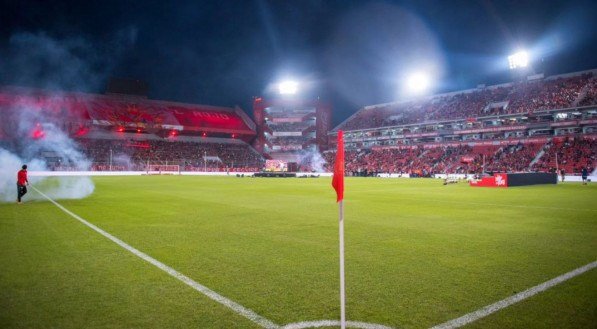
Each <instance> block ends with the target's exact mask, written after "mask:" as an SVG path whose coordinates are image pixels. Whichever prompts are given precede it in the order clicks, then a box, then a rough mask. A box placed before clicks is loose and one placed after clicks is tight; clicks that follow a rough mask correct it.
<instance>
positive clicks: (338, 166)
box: [332, 130, 344, 202]
mask: <svg viewBox="0 0 597 329" xmlns="http://www.w3.org/2000/svg"><path fill="white" fill-rule="evenodd" d="M332 186H333V187H334V189H335V190H336V195H337V198H336V202H340V201H342V200H343V199H344V133H343V132H342V130H338V149H337V151H336V162H335V163H334V177H333V178H332Z"/></svg>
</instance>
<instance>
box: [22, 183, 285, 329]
mask: <svg viewBox="0 0 597 329" xmlns="http://www.w3.org/2000/svg"><path fill="white" fill-rule="evenodd" d="M31 187H32V188H33V189H34V190H35V191H37V193H39V194H41V195H42V196H43V197H44V198H46V199H48V200H49V201H50V202H51V203H53V204H54V205H55V206H56V207H58V208H60V210H62V211H64V212H65V213H67V214H69V215H71V216H72V217H73V218H74V219H76V220H78V221H79V222H81V223H83V224H85V225H86V226H88V227H89V228H91V229H92V230H94V231H96V232H97V233H99V234H101V235H103V236H105V237H106V238H108V239H110V240H112V242H114V243H116V244H117V245H119V246H121V247H122V248H124V249H126V250H128V251H130V252H131V253H133V254H134V255H135V256H137V257H139V258H141V259H143V260H145V261H146V262H148V263H150V264H152V265H154V266H155V267H157V268H159V269H160V270H162V271H164V272H166V273H168V274H169V275H170V276H172V277H174V278H176V279H178V280H179V281H182V282H183V283H185V284H186V285H188V286H190V287H191V288H193V289H195V290H197V291H198V292H200V293H202V294H204V295H205V296H207V297H209V298H211V299H212V300H214V301H216V302H218V303H220V304H222V305H224V306H226V307H228V308H229V309H231V310H232V311H234V312H235V313H237V314H239V315H242V316H244V317H245V318H247V319H249V320H251V321H253V322H254V323H256V324H258V325H260V326H262V327H263V328H272V329H273V328H279V327H280V326H278V325H277V324H275V323H273V322H272V321H270V320H268V319H266V318H264V317H263V316H261V315H259V314H257V313H255V312H254V311H253V310H251V309H248V308H246V307H244V306H242V305H240V304H238V303H236V302H234V301H232V300H230V299H228V298H226V297H224V296H222V295H220V294H218V293H217V292H215V291H213V290H211V289H209V288H207V287H206V286H204V285H202V284H199V283H197V282H195V281H194V280H193V279H191V278H189V277H188V276H186V275H184V274H182V273H180V272H178V271H177V270H175V269H173V268H172V267H170V266H168V265H166V264H164V263H162V262H160V261H158V260H156V259H155V258H152V257H151V256H149V255H147V254H145V253H143V252H142V251H139V250H138V249H135V248H134V247H132V246H130V245H128V244H127V243H126V242H124V241H122V240H120V239H119V238H117V237H115V236H113V235H112V234H110V233H108V232H106V231H104V230H102V229H101V228H99V227H97V226H95V225H93V224H91V223H90V222H88V221H86V220H85V219H83V218H81V217H79V216H78V215H77V214H75V213H73V212H71V211H70V210H68V209H66V208H64V207H63V206H62V205H60V204H59V203H57V202H56V201H54V200H52V199H51V198H50V197H49V196H47V195H45V194H44V193H42V192H41V191H40V190H38V189H37V188H35V187H34V186H31Z"/></svg>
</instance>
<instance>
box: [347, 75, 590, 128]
mask: <svg viewBox="0 0 597 329" xmlns="http://www.w3.org/2000/svg"><path fill="white" fill-rule="evenodd" d="M583 90H586V91H585V92H584V93H582V92H583ZM576 102H578V104H579V105H594V104H597V83H596V82H595V81H594V79H593V75H592V73H588V74H583V75H579V76H572V77H566V78H557V79H551V80H550V79H545V80H536V81H525V82H516V83H513V84H511V85H508V86H499V87H492V88H484V89H478V90H474V91H471V92H465V93H464V92H463V93H458V94H451V95H439V96H435V97H432V98H430V99H424V100H419V101H411V102H406V103H400V104H389V105H386V106H377V107H368V108H364V109H362V110H360V111H359V112H357V113H356V114H355V115H353V116H352V117H351V118H349V119H348V120H347V121H346V122H344V123H343V124H342V126H341V127H340V129H344V130H356V129H368V128H379V127H385V126H396V125H404V124H411V123H422V122H430V121H439V120H453V119H467V118H477V117H482V116H489V115H500V114H514V113H532V112H535V111H539V110H546V109H558V108H567V107H570V106H573V105H576V104H575V103H576ZM496 104H499V105H496Z"/></svg>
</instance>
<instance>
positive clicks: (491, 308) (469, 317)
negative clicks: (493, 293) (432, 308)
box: [431, 261, 597, 329]
mask: <svg viewBox="0 0 597 329" xmlns="http://www.w3.org/2000/svg"><path fill="white" fill-rule="evenodd" d="M595 267H597V261H594V262H592V263H589V264H587V265H585V266H583V267H579V268H577V269H575V270H573V271H570V272H568V273H565V274H562V275H560V276H558V277H556V278H554V279H551V280H549V281H545V282H543V283H541V284H539V285H536V286H534V287H532V288H529V289H527V290H525V291H523V292H519V293H518V294H516V295H513V296H510V297H508V298H506V299H502V300H500V301H499V302H497V303H493V304H491V305H487V306H485V307H483V308H481V309H479V310H476V311H474V312H471V313H468V314H465V315H463V316H461V317H459V318H457V319H454V320H450V321H448V322H445V323H442V324H438V325H437V326H434V327H432V328H431V329H451V328H459V327H462V326H464V325H467V324H469V323H471V322H474V321H477V320H479V319H481V318H484V317H486V316H488V315H490V314H492V313H495V312H497V311H499V310H501V309H503V308H506V307H508V306H510V305H512V304H516V303H518V302H520V301H522V300H525V299H527V298H529V297H531V296H534V295H536V294H538V293H540V292H543V291H545V290H547V289H549V288H552V287H554V286H556V285H558V284H560V283H562V282H564V281H566V280H569V279H572V278H573V277H575V276H578V275H581V274H583V273H585V272H587V271H590V270H592V269H594V268H595Z"/></svg>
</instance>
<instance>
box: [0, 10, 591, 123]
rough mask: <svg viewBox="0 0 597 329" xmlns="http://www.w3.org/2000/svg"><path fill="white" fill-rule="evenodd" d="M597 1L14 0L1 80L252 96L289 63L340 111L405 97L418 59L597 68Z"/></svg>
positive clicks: (444, 75)
mask: <svg viewBox="0 0 597 329" xmlns="http://www.w3.org/2000/svg"><path fill="white" fill-rule="evenodd" d="M596 3H597V2H595V1H590V0H587V1H546V0H537V1H509V0H508V1H495V0H494V1H490V0H468V1H427V0H420V1H412V2H411V1H350V0H296V1H282V0H276V1H274V0H271V1H267V0H237V1H225V0H219V1H197V0H195V1H122V0H121V1H73V2H67V1H51V0H45V1H26V0H14V1H8V2H6V1H2V5H1V7H0V84H17V85H25V86H32V87H43V88H55V89H65V90H80V91H88V92H104V90H105V84H106V81H107V78H108V77H109V76H118V77H130V78H138V79H142V80H145V81H147V82H148V83H149V86H150V95H149V96H150V98H155V99H167V100H176V101H183V102H194V103H202V104H209V105H221V106H234V105H237V104H238V105H240V106H241V107H242V108H243V109H244V110H245V111H246V112H248V113H249V114H250V113H251V99H252V97H253V96H259V95H264V94H266V93H268V87H269V86H270V84H271V83H272V82H274V81H276V80H278V79H281V78H283V77H293V78H296V79H298V80H299V81H301V82H303V86H304V88H303V93H304V94H307V95H309V96H308V97H314V96H321V97H322V98H324V99H327V100H329V101H331V102H332V104H333V105H334V123H335V124H337V123H340V122H341V121H342V120H344V119H345V118H346V117H348V116H349V115H350V114H352V113H354V112H355V111H356V110H357V109H358V108H359V107H361V106H363V105H369V104H376V103H383V102H389V101H395V100H398V99H400V98H401V97H404V95H403V94H401V81H403V80H404V76H406V75H407V74H408V73H409V72H412V71H419V70H423V71H427V72H430V73H433V74H434V76H435V77H436V78H435V80H434V81H435V89H434V91H435V92H442V91H453V90H458V89H465V88H471V87H475V86H476V85H477V84H480V83H486V84H494V83H499V82H505V81H508V80H510V79H511V78H512V77H511V75H510V74H511V73H510V72H509V71H508V69H507V67H506V65H507V62H506V56H507V55H508V54H510V53H511V52H513V51H514V50H516V49H519V48H525V49H528V50H529V51H530V52H531V56H532V60H533V70H534V71H535V72H545V73H546V74H557V73H565V72H571V71H578V70H585V69H592V68H597V37H596V33H595V31H596V30H597V24H596V23H595V22H596V21H597V20H596V19H595V17H597V4H596Z"/></svg>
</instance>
